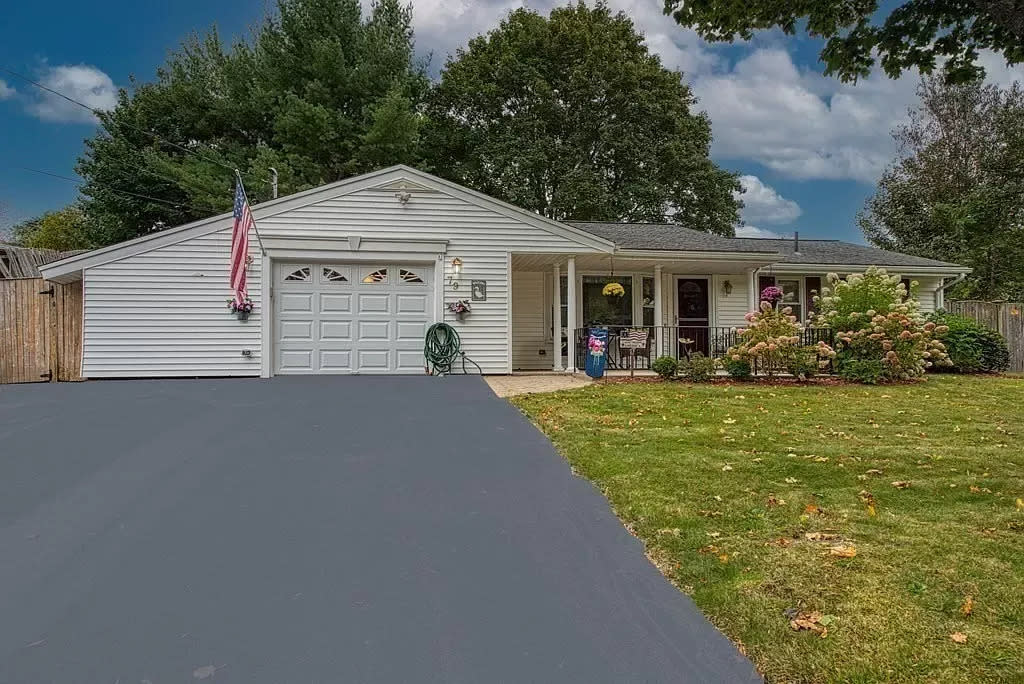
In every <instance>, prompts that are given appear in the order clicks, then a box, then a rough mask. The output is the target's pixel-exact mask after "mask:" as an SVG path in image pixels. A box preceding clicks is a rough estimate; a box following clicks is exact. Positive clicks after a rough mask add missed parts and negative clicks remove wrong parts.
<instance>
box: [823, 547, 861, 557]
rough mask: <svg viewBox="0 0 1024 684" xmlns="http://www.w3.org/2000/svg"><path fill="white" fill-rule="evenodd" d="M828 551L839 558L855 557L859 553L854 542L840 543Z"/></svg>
mask: <svg viewBox="0 0 1024 684" xmlns="http://www.w3.org/2000/svg"><path fill="white" fill-rule="evenodd" d="M828 552H829V554H830V555H832V556H836V557H837V558H853V557H854V556H856V555H857V548H856V547H855V546H854V545H853V544H840V545H838V546H833V547H832V548H830V549H829V550H828Z"/></svg>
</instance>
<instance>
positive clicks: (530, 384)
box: [484, 373, 591, 397]
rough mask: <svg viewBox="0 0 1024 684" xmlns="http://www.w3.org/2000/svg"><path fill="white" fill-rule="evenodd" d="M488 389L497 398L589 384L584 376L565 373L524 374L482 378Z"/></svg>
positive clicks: (588, 380) (588, 379)
mask: <svg viewBox="0 0 1024 684" xmlns="http://www.w3.org/2000/svg"><path fill="white" fill-rule="evenodd" d="M484 380H486V381H487V384H488V385H490V388H491V389H492V390H494V393H495V394H497V395H498V396H499V397H513V396H515V395H517V394H534V393H536V392H557V391H559V390H564V389H578V388H580V387H586V386H587V385H589V384H590V383H591V380H590V378H588V377H587V376H585V375H569V374H567V373H524V374H521V375H487V376H485V377H484Z"/></svg>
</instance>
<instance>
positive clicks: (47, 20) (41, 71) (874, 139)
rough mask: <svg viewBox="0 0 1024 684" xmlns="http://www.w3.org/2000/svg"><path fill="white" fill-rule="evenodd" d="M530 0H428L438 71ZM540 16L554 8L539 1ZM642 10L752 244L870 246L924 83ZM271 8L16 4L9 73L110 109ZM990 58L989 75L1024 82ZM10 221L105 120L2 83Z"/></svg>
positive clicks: (3, 56) (5, 58) (624, 5)
mask: <svg viewBox="0 0 1024 684" xmlns="http://www.w3.org/2000/svg"><path fill="white" fill-rule="evenodd" d="M521 4H523V2H522V1H521V0H414V9H413V11H414V21H415V24H416V35H417V46H418V48H419V50H420V51H421V52H423V53H424V54H426V53H432V54H433V59H432V63H431V64H432V71H433V72H434V73H436V72H437V70H438V69H439V68H440V67H441V65H442V64H443V62H444V57H445V56H446V55H447V54H449V53H450V52H452V51H453V50H454V49H455V48H456V47H458V46H460V45H462V44H464V43H465V41H466V40H467V39H468V38H469V37H470V36H472V35H476V34H477V33H480V32H482V31H486V30H488V29H489V28H492V27H493V26H494V25H496V24H497V22H498V21H499V20H500V18H501V16H502V15H503V14H505V13H506V12H508V11H509V10H510V9H512V8H514V7H517V6H520V5H521ZM526 4H528V5H529V6H531V7H534V8H536V9H538V10H539V11H546V10H548V9H549V8H550V7H551V6H553V5H555V4H557V3H555V2H552V0H534V1H532V2H528V3H526ZM609 4H611V5H612V6H613V7H614V8H616V9H622V10H624V11H626V12H627V14H629V16H631V17H632V18H633V20H634V22H635V23H636V24H637V26H638V28H639V29H640V30H642V31H643V32H644V33H645V35H646V37H647V42H648V45H649V46H650V48H651V49H652V50H653V51H655V52H657V53H658V54H660V55H661V57H662V60H663V61H664V62H665V64H666V65H667V66H670V67H672V68H678V69H681V70H682V71H683V72H684V74H685V75H686V78H687V80H688V81H689V82H690V83H691V84H692V86H693V89H694V92H695V93H696V94H697V96H698V97H699V100H700V102H699V105H698V107H699V108H700V109H703V110H705V111H707V112H708V113H709V115H710V116H711V121H712V126H713V130H714V135H715V144H714V149H713V157H714V158H715V159H716V161H718V163H720V164H721V165H722V166H723V167H725V168H728V169H730V170H733V171H736V172H739V173H741V174H743V182H744V185H745V186H746V187H747V189H748V192H747V194H746V195H745V196H744V200H745V202H746V203H747V205H748V206H747V208H746V209H745V211H744V218H745V220H746V222H747V223H748V224H749V226H750V228H748V229H747V231H748V232H750V233H751V234H764V235H770V234H779V235H791V234H792V233H793V231H795V230H798V231H800V233H801V236H803V237H835V238H841V239H847V240H855V241H862V240H863V239H862V237H861V235H860V231H859V230H858V229H857V227H856V223H855V214H856V213H857V211H858V210H859V209H860V208H861V207H862V206H863V204H864V200H865V199H866V198H867V197H868V196H869V195H870V194H871V193H872V191H873V189H874V181H875V179H876V178H877V177H878V173H879V172H880V171H881V169H882V168H883V167H884V166H885V164H886V163H888V161H889V160H890V159H891V158H892V156H893V155H894V154H895V150H894V148H893V145H892V142H891V138H890V130H891V128H892V127H893V126H895V125H897V124H898V123H900V122H901V121H902V120H903V119H904V118H905V116H906V110H907V107H908V106H910V105H911V104H912V103H913V102H914V99H915V98H914V88H915V85H916V81H917V77H916V76H915V75H913V74H910V75H907V76H904V77H903V78H901V79H899V80H896V81H893V80H890V79H887V78H885V77H884V76H882V75H880V74H873V75H872V76H871V77H869V78H868V79H866V80H864V81H862V82H861V83H859V84H857V85H856V86H850V85H844V84H840V83H838V82H837V81H835V80H834V79H828V78H825V77H823V76H822V75H821V73H820V71H821V70H820V65H819V63H818V61H817V53H818V50H819V49H820V44H819V43H818V42H817V41H814V40H811V39H808V38H805V37H787V36H783V35H781V34H780V33H777V32H766V33H764V34H763V35H761V36H759V37H758V38H757V39H756V40H755V41H753V42H751V43H744V44H737V45H716V44H707V43H704V42H703V41H701V40H700V39H699V38H697V36H696V35H695V34H693V33H692V32H691V31H688V30H685V29H682V28H680V27H678V26H676V25H675V24H674V23H673V22H672V21H671V20H670V19H669V18H667V17H664V16H663V15H662V14H661V12H660V7H661V4H662V3H661V0H610V2H609ZM267 6H268V3H266V2H263V1H261V0H219V2H209V0H176V2H173V3H139V2H137V1H133V2H129V1H128V0H106V1H105V2H100V3H81V2H70V1H68V0H53V1H52V2H49V3H13V4H12V5H11V6H10V7H8V8H5V21H4V23H3V26H2V27H0V65H2V66H5V67H8V68H10V69H13V70H15V71H18V72H21V73H24V74H26V75H29V76H31V77H33V78H34V79H36V80H40V81H42V82H45V83H48V84H53V85H54V86H55V87H56V89H58V90H61V91H64V92H69V93H70V92H73V93H74V94H75V95H76V96H77V97H78V98H79V99H82V98H86V99H88V98H92V99H90V100H89V101H90V102H91V103H94V104H96V105H100V104H102V103H104V102H109V101H110V98H111V97H112V95H111V93H112V88H113V87H123V86H126V85H128V84H129V78H130V77H131V76H135V77H136V78H137V79H139V80H149V79H152V78H153V76H154V73H155V70H156V68H157V67H158V66H159V65H160V64H161V63H162V62H163V60H164V58H165V56H166V54H167V52H168V51H169V50H171V49H174V48H175V47H176V46H177V45H178V44H179V43H180V41H181V40H182V39H183V38H184V37H185V36H186V35H187V34H188V33H190V32H193V31H200V32H201V31H205V30H206V29H207V28H208V27H210V26H211V25H213V24H216V25H217V27H218V29H219V30H220V32H221V35H222V37H224V38H225V39H228V38H231V37H234V36H238V35H241V34H244V33H245V32H247V30H248V27H250V26H252V25H254V24H255V23H257V22H258V21H259V19H260V17H261V16H263V14H264V13H265V12H266V11H267ZM986 59H987V62H986V65H987V66H988V67H989V72H990V78H991V80H994V81H997V82H1001V83H1008V82H1009V81H1011V80H1014V79H1016V78H1017V77H1018V76H1019V72H1017V71H1016V70H1007V69H1005V68H1004V67H1002V65H1001V64H999V62H998V60H996V59H994V58H991V59H988V58H986ZM0 130H2V131H3V134H2V135H0V205H4V207H5V213H6V216H5V217H3V218H0V226H6V225H9V224H10V223H12V222H16V221H18V220H21V219H24V218H27V217H29V216H32V215H35V214H38V213H40V212H42V211H45V210H48V209H56V208H59V207H61V206H63V205H65V204H67V203H68V202H70V201H72V200H73V199H74V197H75V194H76V193H75V186H74V185H72V184H71V183H68V182H65V181H62V180H58V179H55V178H49V177H46V176H41V175H36V174H32V173H29V172H26V171H23V170H21V169H19V168H17V167H19V166H28V167H33V168H38V169H45V170H47V171H52V172H54V173H58V174H62V175H68V176H72V175H73V167H74V164H75V160H76V158H77V157H78V155H79V154H80V153H81V151H82V141H83V139H85V138H87V137H89V136H90V135H91V134H92V132H93V130H94V124H93V123H92V122H91V121H90V120H89V117H88V115H87V114H86V113H84V110H76V108H75V107H74V106H73V105H69V104H67V103H64V102H62V101H59V100H55V99H53V98H52V96H45V95H44V94H42V93H40V92H39V91H37V90H36V89H35V88H33V87H32V86H29V85H27V84H25V83H22V82H20V81H18V79H16V78H14V77H12V76H10V75H8V74H4V73H0Z"/></svg>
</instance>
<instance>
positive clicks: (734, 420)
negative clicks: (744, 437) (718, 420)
mask: <svg viewBox="0 0 1024 684" xmlns="http://www.w3.org/2000/svg"><path fill="white" fill-rule="evenodd" d="M722 422H723V423H725V424H726V425H732V424H733V423H735V422H736V419H735V418H726V419H725V420H723V421H722Z"/></svg>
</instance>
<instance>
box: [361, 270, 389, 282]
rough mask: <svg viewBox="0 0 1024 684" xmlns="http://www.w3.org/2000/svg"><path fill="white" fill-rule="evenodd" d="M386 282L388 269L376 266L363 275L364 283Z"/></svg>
mask: <svg viewBox="0 0 1024 684" xmlns="http://www.w3.org/2000/svg"><path fill="white" fill-rule="evenodd" d="M387 282H388V269H386V268H378V269H376V270H374V271H370V272H369V273H367V274H366V275H364V276H363V284H364V285H384V284H387Z"/></svg>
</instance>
